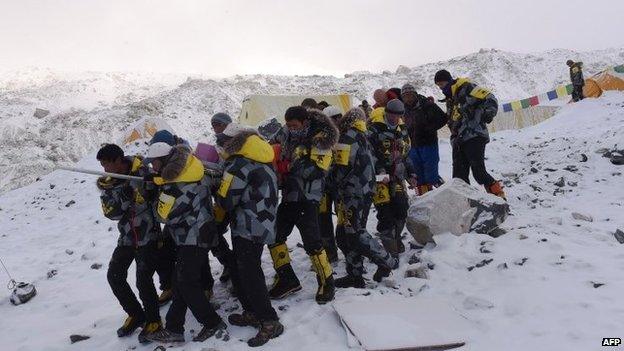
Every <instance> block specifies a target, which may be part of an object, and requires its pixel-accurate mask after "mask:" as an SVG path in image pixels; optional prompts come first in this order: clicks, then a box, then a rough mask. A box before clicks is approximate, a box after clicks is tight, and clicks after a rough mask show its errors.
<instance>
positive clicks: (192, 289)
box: [166, 246, 221, 333]
mask: <svg viewBox="0 0 624 351" xmlns="http://www.w3.org/2000/svg"><path fill="white" fill-rule="evenodd" d="M176 251H177V252H176V253H177V255H176V265H175V275H174V278H173V302H172V303H171V307H169V311H168V312H167V317H166V319H167V329H168V330H170V331H172V332H175V333H183V332H184V321H185V319H186V309H187V307H188V308H189V309H190V310H191V312H192V313H193V316H195V319H197V321H198V322H199V323H201V324H203V325H204V326H206V327H209V328H211V327H214V326H216V325H218V324H219V323H220V322H221V317H219V315H218V314H217V313H216V312H215V310H214V309H213V308H212V306H211V305H210V302H208V298H207V297H206V294H204V286H203V282H202V270H204V269H205V266H206V265H207V264H208V251H207V249H204V248H201V247H198V246H178V247H177V250H176Z"/></svg>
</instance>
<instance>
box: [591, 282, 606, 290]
mask: <svg viewBox="0 0 624 351" xmlns="http://www.w3.org/2000/svg"><path fill="white" fill-rule="evenodd" d="M591 283H592V285H593V286H594V289H598V288H599V287H601V286H603V285H605V284H604V283H596V282H591Z"/></svg>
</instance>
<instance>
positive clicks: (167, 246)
mask: <svg viewBox="0 0 624 351" xmlns="http://www.w3.org/2000/svg"><path fill="white" fill-rule="evenodd" d="M175 248H176V246H175V241H174V240H173V238H172V237H171V235H164V236H163V237H162V238H161V239H160V240H159V241H158V252H157V256H158V266H157V267H156V272H157V273H158V281H159V282H160V290H169V289H171V287H172V286H171V280H172V279H173V267H174V266H175V258H176V253H175Z"/></svg>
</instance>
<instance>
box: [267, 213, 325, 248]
mask: <svg viewBox="0 0 624 351" xmlns="http://www.w3.org/2000/svg"><path fill="white" fill-rule="evenodd" d="M318 207H319V204H318V202H316V201H297V202H282V203H281V204H280V205H279V206H278V208H277V223H276V225H275V228H276V230H275V231H276V238H275V244H283V243H285V242H286V239H288V236H289V235H290V233H292V231H293V229H294V227H295V226H297V229H299V233H300V234H301V240H302V241H303V248H304V249H305V251H306V253H307V254H308V255H313V254H315V253H316V252H318V251H319V250H320V249H322V248H323V244H322V242H321V235H320V229H319V223H318Z"/></svg>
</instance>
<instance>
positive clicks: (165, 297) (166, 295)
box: [158, 289, 173, 306]
mask: <svg viewBox="0 0 624 351" xmlns="http://www.w3.org/2000/svg"><path fill="white" fill-rule="evenodd" d="M171 298H173V290H171V289H167V290H163V291H162V292H161V293H160V296H158V306H164V305H166V304H168V303H169V301H171Z"/></svg>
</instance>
